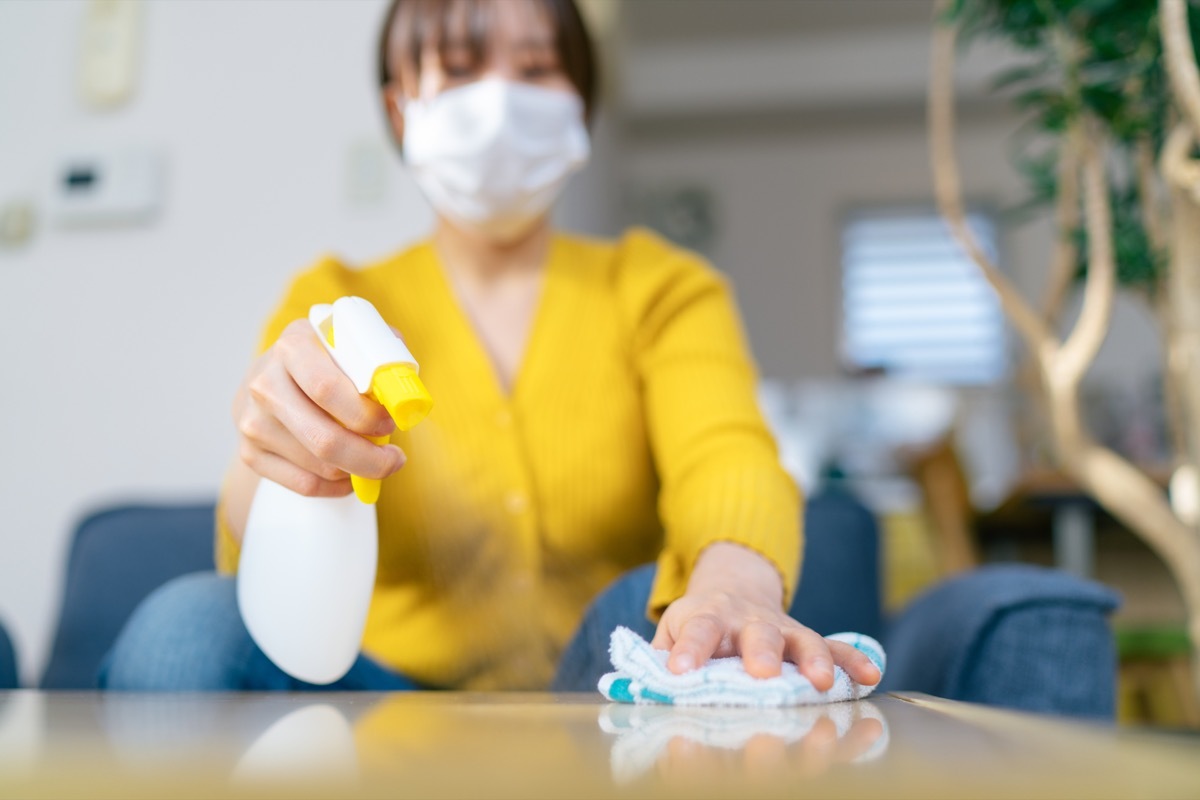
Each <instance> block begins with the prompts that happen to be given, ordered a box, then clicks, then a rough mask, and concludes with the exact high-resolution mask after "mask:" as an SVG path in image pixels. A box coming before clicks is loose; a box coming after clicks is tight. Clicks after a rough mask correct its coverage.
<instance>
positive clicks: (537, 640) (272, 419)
mask: <svg viewBox="0 0 1200 800" xmlns="http://www.w3.org/2000/svg"><path fill="white" fill-rule="evenodd" d="M379 72H380V84H381V88H382V101H383V102H384V104H385V105H386V108H387V114H388V119H389V120H390V123H391V128H392V132H393V133H394V135H395V138H396V140H397V141H398V142H399V143H400V145H401V148H402V152H403V158H404V161H405V163H406V164H407V166H408V167H409V169H410V170H411V171H412V174H413V175H414V177H415V179H416V180H417V182H418V184H419V185H420V187H421V189H422V190H423V192H424V194H425V195H426V197H427V198H428V199H429V201H430V203H431V204H432V205H433V207H434V209H435V211H436V212H437V224H436V227H435V229H434V231H433V232H432V235H431V236H430V237H429V238H428V239H427V240H425V241H422V242H420V243H419V244H417V245H415V246H413V247H410V248H408V249H406V250H403V251H401V252H399V253H397V254H395V255H393V256H391V257H388V258H386V259H384V260H382V261H379V262H378V263H374V264H370V265H366V266H363V267H362V268H358V269H352V268H349V267H347V266H345V265H343V264H341V263H338V262H337V261H334V260H331V259H326V260H323V261H321V262H320V263H318V264H317V265H316V266H314V267H313V268H311V269H310V270H308V271H307V272H304V273H302V274H301V275H300V276H299V277H298V278H297V279H296V280H295V282H294V283H293V284H292V286H291V288H290V289H289V290H288V292H287V294H286V297H285V299H284V301H283V303H282V305H281V306H280V307H279V309H278V310H277V311H276V313H275V314H274V315H273V316H272V317H271V319H270V320H269V322H268V323H267V326H266V330H265V334H264V337H263V340H262V352H261V355H260V356H259V357H258V359H257V360H256V361H255V362H254V363H253V365H252V366H251V368H250V369H249V371H248V372H247V374H246V377H245V380H244V382H243V383H242V386H241V387H240V389H239V390H238V392H237V396H236V399H235V401H234V407H233V416H234V420H235V422H236V425H237V429H238V432H239V435H240V442H241V446H240V451H239V453H238V458H237V459H236V460H235V461H234V463H233V466H232V467H231V468H230V471H229V474H228V478H227V480H226V483H225V487H224V491H223V494H222V498H221V503H220V506H219V509H218V520H217V527H218V532H217V557H218V567H219V570H220V572H221V573H222V574H221V575H206V576H198V577H197V576H193V577H189V578H186V579H181V580H179V581H176V582H174V583H172V584H169V585H168V586H167V587H164V588H163V589H162V590H160V591H159V592H158V593H156V594H155V595H153V596H152V597H151V598H150V599H148V600H147V601H146V603H145V604H144V606H143V607H142V608H141V609H140V610H139V611H138V613H137V614H136V615H135V617H134V618H133V620H131V622H130V625H129V627H128V628H127V629H126V631H125V632H124V634H123V635H122V637H121V639H120V640H119V642H118V644H117V646H116V647H115V648H114V651H113V653H112V654H111V656H110V659H109V661H108V664H107V667H106V673H105V677H104V681H105V683H106V685H108V686H109V687H111V688H153V689H238V688H247V689H252V688H255V689H261V688H296V687H297V682H295V681H293V680H292V679H290V678H288V677H287V676H285V675H284V674H283V673H281V672H280V671H279V670H278V669H276V668H274V667H273V665H271V664H270V663H269V661H267V660H266V658H265V657H264V656H263V655H262V654H261V652H259V651H258V650H257V648H255V646H254V645H253V643H252V642H251V641H250V639H249V636H248V634H247V633H246V631H245V629H244V627H243V626H242V624H241V622H240V619H239V618H238V615H237V610H236V604H235V601H234V588H233V580H232V578H231V577H229V576H230V575H231V574H232V573H233V572H234V571H235V570H236V567H237V561H238V552H239V544H240V540H241V536H242V533H243V530H244V527H245V523H246V517H247V514H248V511H249V506H250V502H251V500H252V498H253V495H254V491H255V488H256V486H257V483H258V481H259V478H260V477H265V478H269V479H271V480H274V481H276V482H278V483H280V484H282V485H284V486H287V487H289V488H291V489H294V490H295V491H297V492H300V493H302V494H305V495H314V496H338V495H345V494H347V493H348V492H350V491H351V487H350V481H349V477H348V476H349V475H350V474H357V475H364V476H368V477H376V478H383V479H385V480H384V486H383V492H382V497H381V500H380V502H379V505H378V516H379V529H380V537H379V539H380V542H379V545H380V560H379V571H378V577H377V581H376V588H375V593H374V596H373V600H372V604H371V611H370V615H369V618H368V622H367V629H366V634H365V637H364V641H363V651H364V655H363V656H362V657H361V658H360V659H359V661H358V662H357V663H356V665H355V667H354V668H353V669H352V670H351V672H350V674H349V675H347V676H346V678H344V679H343V680H342V681H340V682H338V683H337V684H334V687H333V688H342V689H344V688H367V689H389V688H402V687H406V686H426V687H447V688H463V689H501V688H520V689H532V688H545V687H547V686H548V685H550V684H551V680H552V678H553V676H554V674H555V669H556V665H558V662H559V660H560V658H561V656H562V654H563V652H564V650H565V649H567V644H568V641H569V640H570V638H571V636H572V633H573V632H574V631H575V630H576V629H577V628H578V627H579V624H580V621H581V619H583V617H584V614H585V611H587V609H588V607H589V604H593V601H595V602H594V604H593V605H592V610H591V612H590V613H591V614H593V615H598V618H599V619H602V620H605V622H606V625H607V623H608V622H611V623H612V624H616V623H618V622H621V623H623V624H628V625H631V626H633V627H640V628H641V629H643V630H647V631H653V633H654V643H655V645H656V646H658V647H660V648H664V649H669V650H670V651H671V655H670V660H669V662H668V663H669V666H670V668H671V669H672V670H674V671H676V672H683V671H686V670H689V669H693V668H695V667H697V666H699V665H701V664H703V663H704V662H705V661H706V660H707V659H709V658H710V657H713V656H727V655H733V654H739V655H741V656H742V657H743V658H744V659H745V661H746V664H747V668H748V669H749V671H750V672H751V673H752V674H755V675H759V676H771V675H776V674H778V673H779V671H780V667H781V661H782V660H784V659H787V660H789V661H792V662H794V663H796V664H797V665H798V667H799V668H800V670H801V671H802V672H803V673H804V674H805V675H807V676H808V677H809V678H810V679H811V680H812V681H813V683H814V684H816V686H817V687H818V688H827V687H828V686H830V685H831V684H832V681H833V666H834V664H835V663H837V664H840V665H842V666H843V667H845V668H846V669H847V670H848V671H849V672H850V674H851V676H852V677H853V678H855V679H856V680H858V681H860V682H862V683H875V682H876V681H878V679H879V673H878V671H877V670H876V669H875V667H874V666H873V665H872V664H871V663H870V661H869V660H868V659H867V658H866V657H865V656H863V655H862V654H860V653H858V652H857V651H856V650H854V649H853V648H851V647H848V646H846V645H843V644H838V643H832V642H827V641H826V640H824V639H823V638H822V637H821V636H819V635H817V634H816V633H815V632H813V631H811V630H809V629H808V628H805V627H804V626H803V625H801V624H800V623H799V622H797V621H796V620H795V619H793V618H791V617H790V616H789V615H788V613H787V609H788V607H789V603H790V598H791V597H792V594H793V591H794V589H795V582H796V578H797V574H798V570H799V560H800V552H801V535H800V530H799V524H800V518H801V514H800V503H799V498H798V496H797V491H796V488H795V486H794V484H793V483H792V481H791V480H790V479H789V478H788V476H787V475H786V474H785V473H784V472H783V470H782V469H781V468H780V465H779V462H778V458H777V455H776V451H775V447H774V443H773V441H772V439H771V436H770V434H769V433H768V431H767V430H766V428H765V426H764V423H763V420H762V418H761V416H760V413H759V411H758V408H757V405H756V401H755V380H756V378H755V374H754V369H753V366H752V363H751V359H750V356H749V353H748V352H747V349H746V345H745V342H744V340H743V336H742V333H741V330H740V326H739V323H738V320H737V318H736V313H735V310H734V306H733V303H732V300H731V299H730V295H729V291H728V289H727V287H726V286H725V284H724V282H723V281H722V280H721V278H720V277H719V276H718V275H717V274H716V273H715V272H714V271H713V270H711V269H710V268H709V267H708V266H706V265H705V264H703V263H702V262H701V261H700V260H699V259H697V258H696V257H695V256H693V255H691V254H690V253H687V252H684V251H682V250H679V249H677V248H675V247H673V246H671V245H670V244H668V243H667V242H665V241H663V240H661V239H659V238H657V237H655V236H654V235H652V234H650V233H648V232H645V231H639V230H635V231H631V232H630V233H628V234H626V235H625V236H624V237H622V238H621V239H620V240H619V241H616V242H601V241H592V240H587V239H583V238H579V237H575V236H569V235H566V234H562V233H559V232H557V231H555V230H553V229H552V227H551V225H550V220H549V211H550V208H551V205H552V203H553V201H554V199H555V198H556V196H557V194H558V191H559V189H560V188H561V187H562V185H563V183H564V182H565V181H566V179H567V178H568V176H569V175H570V174H571V173H572V172H574V171H576V170H577V169H579V168H580V167H581V166H582V164H583V163H584V162H585V160H586V159H587V156H588V135H587V128H586V125H587V122H588V120H589V119H590V117H591V114H592V112H593V107H594V102H595V74H596V72H595V66H594V63H593V58H592V50H591V45H590V43H589V39H588V36H587V33H586V31H585V29H584V26H583V23H582V21H581V19H580V16H579V13H578V11H577V9H576V8H575V6H574V4H573V2H572V0H505V1H504V2H496V1H494V0H483V1H482V2H481V1H480V0H442V1H439V0H394V2H393V3H392V5H391V7H390V8H389V10H388V13H387V15H386V18H385V22H384V27H383V31H382V35H381V43H380V52H379ZM351 294H352V295H358V296H361V297H365V298H367V299H368V300H370V301H371V302H372V303H374V304H375V305H376V307H377V308H378V309H379V311H380V313H381V314H382V315H383V316H384V318H385V319H387V320H388V321H389V322H390V323H391V324H392V325H394V326H395V327H396V328H397V329H398V330H399V331H400V332H401V333H402V335H403V336H404V338H405V340H406V342H407V344H408V345H409V347H410V349H411V350H412V351H413V352H414V353H415V354H416V355H417V357H418V358H419V359H420V361H421V365H422V377H423V379H424V381H425V383H426V385H427V386H428V388H429V390H430V393H431V394H432V396H433V397H434V398H435V407H434V411H433V413H432V414H431V415H430V417H429V418H428V419H427V420H426V421H425V422H423V423H422V424H421V425H419V426H417V427H416V428H415V429H413V430H412V431H410V432H408V433H404V434H401V433H398V432H394V431H393V426H392V423H391V421H390V420H389V418H388V416H387V414H386V413H385V412H384V410H383V409H382V408H381V407H380V406H378V405H377V404H375V403H374V402H373V401H371V400H369V399H367V398H365V397H363V396H361V395H359V394H358V393H357V391H355V389H354V386H353V385H352V384H351V383H350V381H349V380H348V379H347V378H345V377H344V376H343V375H342V373H341V372H340V371H339V370H338V368H337V367H336V366H335V365H334V364H333V362H332V361H331V359H330V358H329V356H328V355H327V354H326V352H325V350H324V349H323V347H322V346H321V344H320V343H319V342H318V340H317V338H316V336H315V335H314V334H313V332H312V330H311V328H310V327H309V325H308V323H307V321H306V319H305V318H306V315H307V311H308V308H309V306H311V305H312V304H313V303H318V302H331V301H332V300H333V299H335V298H337V297H340V296H342V295H351ZM389 433H390V434H392V435H391V441H390V443H389V444H385V445H382V446H380V445H375V444H373V443H371V442H370V441H369V440H368V439H366V438H364V437H365V436H367V435H382V434H389ZM647 562H654V563H655V565H656V566H654V567H652V568H649V570H650V571H652V573H653V575H652V578H651V575H650V574H649V572H648V571H646V570H643V571H642V572H640V573H632V574H631V576H627V577H625V578H622V576H623V575H625V574H626V573H630V571H631V570H634V568H635V567H638V566H639V565H642V564H646V563H647ZM614 581H615V583H614ZM610 584H611V585H612V586H611V588H610V589H609V590H608V592H607V593H605V594H604V595H603V596H601V597H600V599H599V600H596V598H597V596H598V595H600V594H601V592H602V591H603V590H604V589H605V587H606V586H610ZM647 619H649V620H651V621H652V622H647ZM653 623H656V627H652V624H653ZM585 638H586V637H581V638H580V639H579V640H577V641H576V642H575V643H574V644H572V646H571V648H570V653H569V658H568V659H567V660H568V661H570V662H571V663H563V664H561V665H559V667H560V673H559V674H560V678H559V680H558V682H557V683H556V684H555V685H556V686H557V687H560V688H575V689H589V688H594V685H593V686H588V685H586V683H585V684H584V685H580V678H578V676H581V675H585V674H591V673H589V669H591V668H590V667H589V668H588V669H584V668H581V666H580V664H581V661H586V662H588V663H589V664H595V663H599V662H601V661H603V660H604V653H603V644H604V643H603V642H591V641H587V640H585ZM592 672H594V670H592ZM564 676H565V677H564ZM589 680H590V678H589Z"/></svg>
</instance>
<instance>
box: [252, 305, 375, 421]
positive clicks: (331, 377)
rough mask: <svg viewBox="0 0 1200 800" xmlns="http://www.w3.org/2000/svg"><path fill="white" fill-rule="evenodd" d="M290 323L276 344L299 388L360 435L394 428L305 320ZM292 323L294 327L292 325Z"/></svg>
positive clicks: (284, 363) (325, 410)
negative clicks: (363, 394) (359, 388)
mask: <svg viewBox="0 0 1200 800" xmlns="http://www.w3.org/2000/svg"><path fill="white" fill-rule="evenodd" d="M298 322H299V323H300V324H299V325H298V324H297V323H292V325H290V326H288V329H287V330H286V331H285V332H284V335H283V336H281V337H280V338H279V341H278V342H277V343H276V345H275V346H276V348H277V349H278V350H279V355H280V358H281V360H282V362H283V366H284V368H285V369H286V370H287V373H288V375H290V376H291V378H292V380H293V381H294V382H295V384H296V385H297V386H298V387H300V391H302V392H304V394H305V395H306V396H307V397H308V398H310V399H311V400H312V401H313V402H314V403H315V404H316V405H317V406H318V407H319V408H321V409H322V410H323V411H324V412H325V413H327V414H328V415H329V416H331V417H333V418H334V419H335V420H337V421H338V422H339V423H341V425H342V426H343V427H346V428H349V429H350V430H352V431H354V432H355V433H359V434H362V435H363V436H384V435H386V434H389V433H391V432H392V431H394V430H395V429H396V425H395V423H394V422H393V421H392V418H391V417H390V416H388V413H387V410H386V409H384V407H383V406H381V405H380V404H379V403H376V402H375V401H374V400H371V399H370V398H367V397H364V396H362V395H361V394H359V393H358V389H356V388H355V386H354V382H353V381H351V380H350V378H348V377H347V376H346V374H345V373H344V372H342V371H341V369H339V368H338V365H337V364H336V363H334V360H333V358H332V357H331V356H330V355H329V353H328V352H326V350H325V348H324V347H323V346H322V345H321V342H320V340H319V339H318V338H317V335H316V333H315V332H314V331H313V330H312V328H311V327H308V324H307V322H306V321H303V320H300V321H298ZM293 326H295V327H293Z"/></svg>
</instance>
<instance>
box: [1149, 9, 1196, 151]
mask: <svg viewBox="0 0 1200 800" xmlns="http://www.w3.org/2000/svg"><path fill="white" fill-rule="evenodd" d="M1158 24H1159V28H1160V30H1161V34H1162V41H1163V51H1164V54H1165V55H1166V60H1167V72H1168V73H1169V74H1170V76H1171V87H1172V88H1173V89H1174V90H1175V100H1176V101H1177V102H1178V104H1179V107H1180V110H1181V111H1182V112H1183V115H1184V118H1185V119H1186V120H1187V121H1188V123H1189V124H1190V125H1191V127H1192V132H1193V133H1194V134H1195V135H1196V136H1200V72H1198V71H1197V70H1196V61H1195V59H1194V57H1193V55H1192V54H1193V53H1194V52H1195V51H1194V50H1193V49H1192V34H1191V32H1190V31H1189V30H1188V11H1187V2H1186V0H1159V2H1158Z"/></svg>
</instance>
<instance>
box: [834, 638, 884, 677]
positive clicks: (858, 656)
mask: <svg viewBox="0 0 1200 800" xmlns="http://www.w3.org/2000/svg"><path fill="white" fill-rule="evenodd" d="M826 644H828V645H829V652H830V654H831V655H832V656H833V663H835V664H837V665H838V666H839V667H841V668H842V669H844V670H846V674H848V675H849V676H850V679H851V680H853V681H855V682H856V683H861V684H862V685H863V686H874V685H875V684H877V683H879V679H880V678H882V677H883V675H881V674H880V672H879V668H878V667H876V666H875V664H874V662H872V661H871V659H869V658H867V654H866V653H864V652H862V651H861V650H858V649H857V648H855V647H854V645H851V644H847V643H845V642H830V641H828V640H827V641H826Z"/></svg>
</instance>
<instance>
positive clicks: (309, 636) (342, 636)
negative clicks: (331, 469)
mask: <svg viewBox="0 0 1200 800" xmlns="http://www.w3.org/2000/svg"><path fill="white" fill-rule="evenodd" d="M308 320H309V322H310V323H311V324H312V326H313V328H314V329H315V330H316V332H317V336H318V338H320V340H321V342H322V344H324V345H325V349H326V350H328V351H329V354H330V355H331V356H332V357H333V360H334V362H335V363H336V364H337V365H338V367H339V368H340V369H341V370H342V372H344V373H345V374H346V376H347V377H349V378H350V380H351V381H353V382H354V387H355V388H356V389H358V391H359V392H360V393H361V394H365V395H368V396H369V397H371V398H372V399H374V400H375V401H376V402H378V403H379V404H380V405H382V406H383V407H384V408H386V409H387V411H388V414H390V415H391V417H392V420H393V421H395V423H396V427H397V428H398V429H400V430H402V431H406V430H408V429H409V428H411V427H413V426H414V425H416V424H417V423H418V422H420V421H421V420H422V419H424V418H425V416H426V415H427V414H428V413H429V410H430V408H431V407H432V405H433V402H432V400H431V399H430V397H429V393H428V391H426V389H425V386H424V384H423V383H421V379H420V377H419V376H418V370H419V366H418V365H417V362H416V359H414V358H413V356H412V353H410V352H409V351H408V348H407V347H406V346H405V345H404V343H403V342H402V341H401V340H400V339H399V338H398V337H397V336H396V335H395V334H394V333H392V330H391V328H389V327H388V325H387V323H386V322H384V321H383V318H382V317H381V316H380V315H379V312H378V311H376V310H375V307H374V306H372V305H371V304H370V303H369V302H367V301H366V300H363V299H362V298H361V297H343V298H341V299H339V300H337V301H335V302H334V303H333V304H332V305H327V304H319V305H315V306H313V307H312V309H311V310H310V311H309V314H308ZM368 438H370V439H371V440H372V441H374V442H375V443H376V444H384V443H385V442H387V440H388V437H387V436H381V437H368ZM351 483H352V484H353V486H354V493H353V494H350V495H347V496H345V497H337V498H325V497H305V496H303V495H300V494H297V493H295V492H293V491H291V490H290V489H286V488H284V487H283V486H280V485H279V484H277V483H275V482H273V481H270V480H267V479H266V478H262V479H260V480H259V484H258V489H257V490H256V492H255V494H254V501H253V503H252V504H251V506H250V515H249V517H248V518H247V520H246V532H245V536H244V537H243V542H242V556H241V561H240V564H239V567H238V579H237V598H238V608H239V610H240V612H241V615H242V620H243V621H244V622H245V623H246V628H247V629H248V630H249V631H250V635H251V636H252V637H253V638H254V641H255V643H257V644H258V646H259V647H260V648H262V651H263V652H264V653H266V655H267V657H268V658H270V659H271V661H273V662H274V663H275V664H276V666H278V667H279V668H280V669H282V670H283V671H284V672H286V673H288V674H289V675H292V676H293V677H296V678H299V679H300V680H303V681H307V682H308V683H316V684H328V683H333V682H334V681H336V680H337V679H339V678H341V677H342V676H343V675H345V674H346V672H347V671H348V670H349V669H350V667H351V665H352V664H353V663H354V660H355V659H356V658H357V657H358V652H359V648H360V646H361V644H362V635H363V629H364V627H365V626H366V621H367V609H368V607H369V606H370V603H371V593H372V589H373V588H374V585H375V565H376V558H377V556H378V548H379V540H378V537H379V528H378V524H377V521H376V518H375V507H374V503H375V501H376V500H378V499H379V489H380V481H378V480H371V479H368V478H361V477H359V476H356V475H355V476H351Z"/></svg>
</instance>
